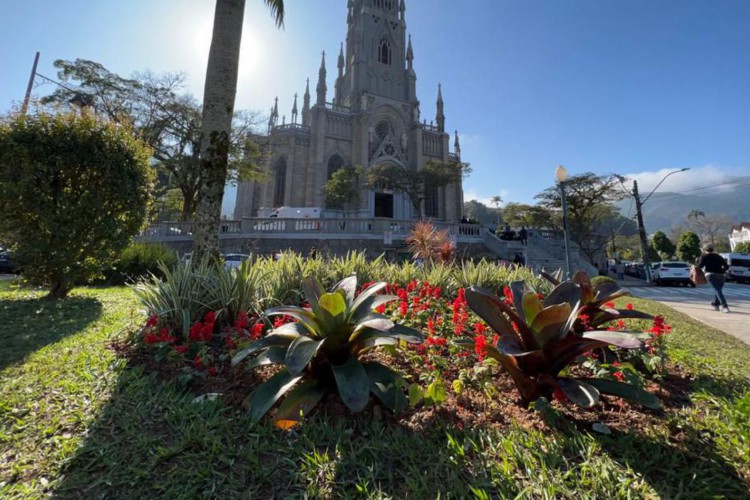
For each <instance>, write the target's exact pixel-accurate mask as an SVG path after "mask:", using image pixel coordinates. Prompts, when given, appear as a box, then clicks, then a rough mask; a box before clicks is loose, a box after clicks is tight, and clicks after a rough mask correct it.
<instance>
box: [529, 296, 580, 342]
mask: <svg viewBox="0 0 750 500" xmlns="http://www.w3.org/2000/svg"><path fill="white" fill-rule="evenodd" d="M569 317H570V304H567V303H566V304H557V305H554V306H549V307H545V308H544V309H542V310H541V311H539V314H537V315H536V318H534V322H533V323H532V324H531V330H532V331H533V332H534V336H535V337H536V341H537V345H538V346H539V347H540V348H544V346H545V345H547V343H549V342H551V341H553V340H555V339H557V338H561V337H562V336H563V335H564V334H565V331H564V327H565V324H566V323H567V321H568V318H569Z"/></svg>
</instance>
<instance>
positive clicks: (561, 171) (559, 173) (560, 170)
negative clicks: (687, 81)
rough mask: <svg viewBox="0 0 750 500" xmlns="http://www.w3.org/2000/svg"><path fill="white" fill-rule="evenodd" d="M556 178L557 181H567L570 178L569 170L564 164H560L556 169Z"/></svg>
mask: <svg viewBox="0 0 750 500" xmlns="http://www.w3.org/2000/svg"><path fill="white" fill-rule="evenodd" d="M555 178H556V179H557V182H565V181H567V180H568V170H567V169H566V168H565V167H563V166H562V165H558V166H557V168H556V169H555Z"/></svg>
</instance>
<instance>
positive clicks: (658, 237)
mask: <svg viewBox="0 0 750 500" xmlns="http://www.w3.org/2000/svg"><path fill="white" fill-rule="evenodd" d="M651 248H653V249H654V251H656V253H657V254H658V255H659V257H660V260H668V259H670V258H671V257H672V256H674V253H675V251H676V250H677V247H676V246H675V244H674V243H672V241H671V240H670V239H669V238H668V237H667V235H666V234H664V233H663V232H662V231H657V232H656V233H654V237H653V238H652V239H651Z"/></svg>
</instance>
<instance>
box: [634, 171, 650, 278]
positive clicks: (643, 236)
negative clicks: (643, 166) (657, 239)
mask: <svg viewBox="0 0 750 500" xmlns="http://www.w3.org/2000/svg"><path fill="white" fill-rule="evenodd" d="M633 198H635V213H636V216H637V220H638V235H639V236H640V238H641V254H642V255H643V267H644V271H645V273H646V283H651V265H650V263H649V261H648V241H647V240H646V228H645V227H644V226H643V211H642V209H641V207H642V204H641V197H640V195H639V194H638V181H633Z"/></svg>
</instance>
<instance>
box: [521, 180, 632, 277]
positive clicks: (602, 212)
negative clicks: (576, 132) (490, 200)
mask: <svg viewBox="0 0 750 500" xmlns="http://www.w3.org/2000/svg"><path fill="white" fill-rule="evenodd" d="M623 197H624V194H623V192H622V191H621V189H620V187H619V183H618V181H617V178H616V177H615V176H599V175H596V174H593V173H591V172H587V173H585V174H581V175H575V176H572V177H570V178H569V179H568V180H567V181H565V198H566V201H567V206H568V225H569V230H570V240H571V241H572V242H574V243H575V244H576V245H578V246H579V248H580V249H581V251H582V252H583V253H584V254H585V255H586V256H587V257H588V258H589V259H590V260H591V262H595V261H596V257H597V255H598V254H600V253H602V252H604V251H605V249H606V246H607V242H608V241H609V239H610V238H609V234H608V229H609V226H608V225H606V221H608V220H610V219H612V218H614V217H616V216H617V210H616V209H615V207H614V205H613V202H615V201H618V200H621V199H622V198H623ZM535 198H536V199H538V200H540V204H541V205H542V206H544V207H546V208H548V209H549V210H551V211H556V212H557V213H560V210H561V208H562V202H561V198H560V189H559V186H553V187H550V188H547V189H545V190H544V191H542V192H541V193H539V194H538V195H536V197H535ZM506 209H507V207H506ZM558 227H559V226H558Z"/></svg>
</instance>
